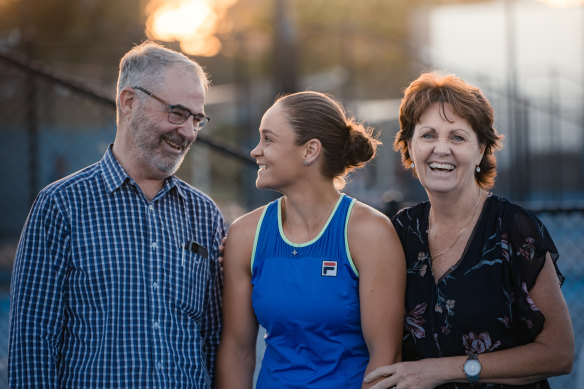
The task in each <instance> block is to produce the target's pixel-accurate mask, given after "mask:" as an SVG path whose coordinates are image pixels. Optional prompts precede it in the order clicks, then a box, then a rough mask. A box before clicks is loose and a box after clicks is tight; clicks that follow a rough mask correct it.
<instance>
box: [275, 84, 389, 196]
mask: <svg viewBox="0 0 584 389" xmlns="http://www.w3.org/2000/svg"><path fill="white" fill-rule="evenodd" d="M274 104H281V106H282V108H283V111H284V113H285V115H286V119H287V120H288V123H289V124H290V126H291V127H292V130H293V131H294V132H295V133H296V144H297V145H302V144H304V143H306V142H307V141H309V140H310V139H318V140H319V141H320V143H321V144H322V148H323V150H324V153H323V154H324V163H323V165H322V174H323V175H324V176H325V177H329V178H332V179H333V180H335V186H336V187H337V188H342V187H343V186H344V185H345V183H346V175H347V174H348V173H349V172H351V171H353V170H355V169H358V168H360V167H363V166H365V164H366V163H367V162H368V161H369V160H371V159H372V158H373V157H374V156H375V152H376V150H377V146H378V145H379V144H381V142H380V141H379V140H377V138H376V137H375V136H374V135H373V131H374V130H373V128H370V127H365V126H364V125H363V124H361V123H358V122H357V121H356V120H355V119H353V118H347V115H346V112H345V110H344V108H343V106H342V105H341V104H340V103H339V102H337V101H336V100H334V99H333V98H332V97H330V96H329V95H326V94H324V93H320V92H313V91H305V92H297V93H293V94H289V95H285V96H281V97H279V98H277V99H276V101H275V103H274Z"/></svg>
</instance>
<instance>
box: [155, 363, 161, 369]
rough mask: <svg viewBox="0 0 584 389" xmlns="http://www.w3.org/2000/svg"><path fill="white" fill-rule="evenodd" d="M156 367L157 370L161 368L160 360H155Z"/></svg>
mask: <svg viewBox="0 0 584 389" xmlns="http://www.w3.org/2000/svg"><path fill="white" fill-rule="evenodd" d="M156 368H157V369H158V370H162V363H160V362H156Z"/></svg>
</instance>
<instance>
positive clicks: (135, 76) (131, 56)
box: [116, 41, 209, 108]
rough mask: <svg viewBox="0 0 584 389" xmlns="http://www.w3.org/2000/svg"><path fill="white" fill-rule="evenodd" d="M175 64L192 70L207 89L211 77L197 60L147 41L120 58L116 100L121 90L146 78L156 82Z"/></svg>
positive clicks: (147, 80)
mask: <svg viewBox="0 0 584 389" xmlns="http://www.w3.org/2000/svg"><path fill="white" fill-rule="evenodd" d="M173 65H179V66H183V67H184V69H185V70H192V71H193V72H194V73H195V74H196V75H197V77H198V78H199V80H200V81H201V85H202V86H203V89H204V90H205V91H207V89H208V88H209V78H208V76H207V74H206V73H205V71H204V70H203V68H202V67H201V66H200V65H199V64H198V63H197V62H195V61H193V60H192V59H190V58H188V57H187V56H185V55H184V54H181V53H179V52H177V51H174V50H170V49H167V48H166V47H164V46H161V45H159V44H158V43H155V42H152V41H145V42H143V43H141V44H139V45H137V46H134V47H133V48H132V49H131V50H130V51H128V52H127V53H126V54H125V55H124V56H123V57H122V59H121V60H120V71H119V75H118V86H117V93H116V102H117V103H118V104H119V101H118V100H119V96H120V92H121V91H122V89H124V88H125V87H127V86H135V85H140V84H142V82H143V81H144V80H146V82H147V83H148V84H150V83H154V82H156V81H158V80H160V79H161V78H162V77H163V76H164V73H165V71H166V70H167V69H168V68H169V67H170V66H173ZM118 108H119V107H118Z"/></svg>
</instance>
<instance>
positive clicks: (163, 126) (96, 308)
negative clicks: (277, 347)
mask: <svg viewBox="0 0 584 389" xmlns="http://www.w3.org/2000/svg"><path fill="white" fill-rule="evenodd" d="M207 88H208V79H207V76H206V74H205V72H204V71H203V70H202V69H201V67H200V66H199V65H198V64H197V63H196V62H194V61H192V60H190V59H189V58H187V57H186V56H184V55H182V54H180V53H177V52H175V51H172V50H168V49H166V48H164V47H162V46H160V45H158V44H155V43H152V42H145V43H143V44H141V45H139V46H136V47H134V48H133V49H132V50H130V51H129V52H128V53H127V54H126V55H125V56H124V57H123V58H122V60H121V62H120V73H119V78H118V87H117V99H116V102H117V131H116V137H115V140H114V143H113V145H110V146H109V147H108V149H107V150H106V152H105V155H104V156H103V158H102V159H101V161H99V162H97V163H96V164H94V165H92V166H89V167H87V168H85V169H83V170H81V171H79V172H77V173H75V174H73V175H71V176H69V177H66V178H64V179H62V180H60V181H57V182H55V183H53V184H51V185H49V186H47V187H46V188H45V189H43V190H42V191H41V192H40V193H39V195H38V197H37V199H36V200H35V203H34V205H33V207H32V209H31V211H30V214H29V217H28V219H27V221H26V224H25V226H24V230H23V233H22V236H21V240H20V243H19V246H18V250H17V254H16V260H15V264H14V271H13V278H12V284H11V307H10V352H9V381H10V386H11V387H36V388H49V387H51V388H52V387H66V388H123V387H126V388H170V387H172V388H209V387H213V386H214V382H215V379H214V371H215V356H216V351H217V346H218V343H219V337H220V333H221V287H222V274H221V272H220V271H219V268H218V262H217V257H218V250H219V246H220V244H221V239H222V237H223V236H224V233H225V225H224V220H223V216H222V215H221V212H220V211H219V209H218V208H217V206H216V205H215V204H214V203H213V201H212V200H211V199H210V198H209V197H208V196H206V195H205V194H203V193H202V192H200V191H198V190H197V189H195V188H193V187H192V186H190V185H188V184H187V183H185V182H183V181H182V180H180V179H178V178H177V177H176V176H174V173H175V172H176V170H177V169H178V168H179V166H180V165H181V163H182V161H183V159H184V156H185V155H186V153H187V151H188V150H189V148H190V147H191V145H192V143H193V142H194V141H195V139H196V137H197V134H198V132H199V131H200V130H201V129H202V128H203V127H204V126H205V124H206V123H207V122H208V121H209V117H208V116H206V115H205V113H204V100H205V93H206V91H207Z"/></svg>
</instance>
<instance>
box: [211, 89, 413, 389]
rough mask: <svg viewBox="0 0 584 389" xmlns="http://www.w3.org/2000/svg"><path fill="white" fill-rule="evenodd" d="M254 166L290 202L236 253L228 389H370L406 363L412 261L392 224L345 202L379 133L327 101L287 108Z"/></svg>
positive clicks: (226, 332) (282, 201)
mask: <svg viewBox="0 0 584 389" xmlns="http://www.w3.org/2000/svg"><path fill="white" fill-rule="evenodd" d="M259 132H260V142H259V144H258V145H257V146H256V147H255V148H254V149H253V150H252V152H251V155H252V157H254V158H255V159H256V160H257V163H258V166H259V169H258V176H257V180H256V185H257V187H258V188H265V189H271V190H275V191H278V192H280V193H282V195H283V196H282V197H280V198H279V199H278V200H276V201H274V202H272V203H270V204H268V205H266V206H263V207H260V208H258V209H256V210H255V211H252V212H250V213H248V214H246V215H244V216H242V217H241V218H239V219H237V220H236V221H235V222H234V223H233V224H232V225H231V227H230V229H229V232H228V236H227V242H226V245H225V251H224V262H223V266H224V277H225V286H224V294H223V312H224V317H223V320H224V327H223V336H222V339H221V343H220V350H219V356H218V372H217V382H218V387H219V388H229V389H233V388H251V387H252V381H253V373H254V365H255V360H256V358H255V347H256V337H257V333H258V323H259V324H260V325H262V326H263V327H264V328H265V329H266V333H267V334H266V337H265V342H266V350H265V354H264V358H263V361H262V365H261V370H260V372H259V376H258V380H257V386H256V387H257V388H260V389H261V388H279V389H286V388H319V389H328V388H331V389H332V388H335V389H336V388H361V387H369V386H370V385H371V384H365V383H364V382H363V377H364V374H365V373H366V372H370V371H372V370H373V369H374V368H376V367H379V366H383V365H387V364H391V363H394V362H396V361H398V360H399V359H400V355H401V335H402V331H403V313H404V311H403V304H404V290H405V260H404V254H403V250H402V248H401V244H400V241H399V239H398V237H397V235H396V232H395V229H394V228H393V226H392V224H391V222H390V221H389V219H388V218H387V217H386V216H385V215H383V214H382V213H381V212H379V211H377V210H375V209H373V208H372V207H370V206H368V205H365V204H363V203H361V202H359V201H356V200H354V199H352V198H351V197H349V196H347V195H345V194H343V193H342V192H341V191H340V190H341V188H342V187H343V184H344V178H345V175H346V174H347V173H348V172H349V171H351V170H352V169H355V168H358V167H361V166H363V165H365V163H366V162H367V161H369V160H370V159H371V158H373V156H374V155H375V151H376V147H377V145H378V143H379V142H378V141H377V140H376V139H375V138H374V137H373V136H372V131H371V130H370V129H367V128H365V127H364V126H363V125H361V124H360V123H358V122H356V121H355V120H352V119H348V118H347V117H346V114H345V111H344V110H343V108H342V106H341V105H340V104H339V103H338V102H336V101H335V100H333V99H332V98H330V97H329V96H327V95H325V94H322V93H318V92H299V93H295V94H291V95H287V96H284V97H281V98H279V99H277V100H276V102H275V103H274V104H273V105H272V107H270V108H269V109H268V110H267V111H266V113H265V114H264V116H263V118H262V121H261V125H260V128H259Z"/></svg>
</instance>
